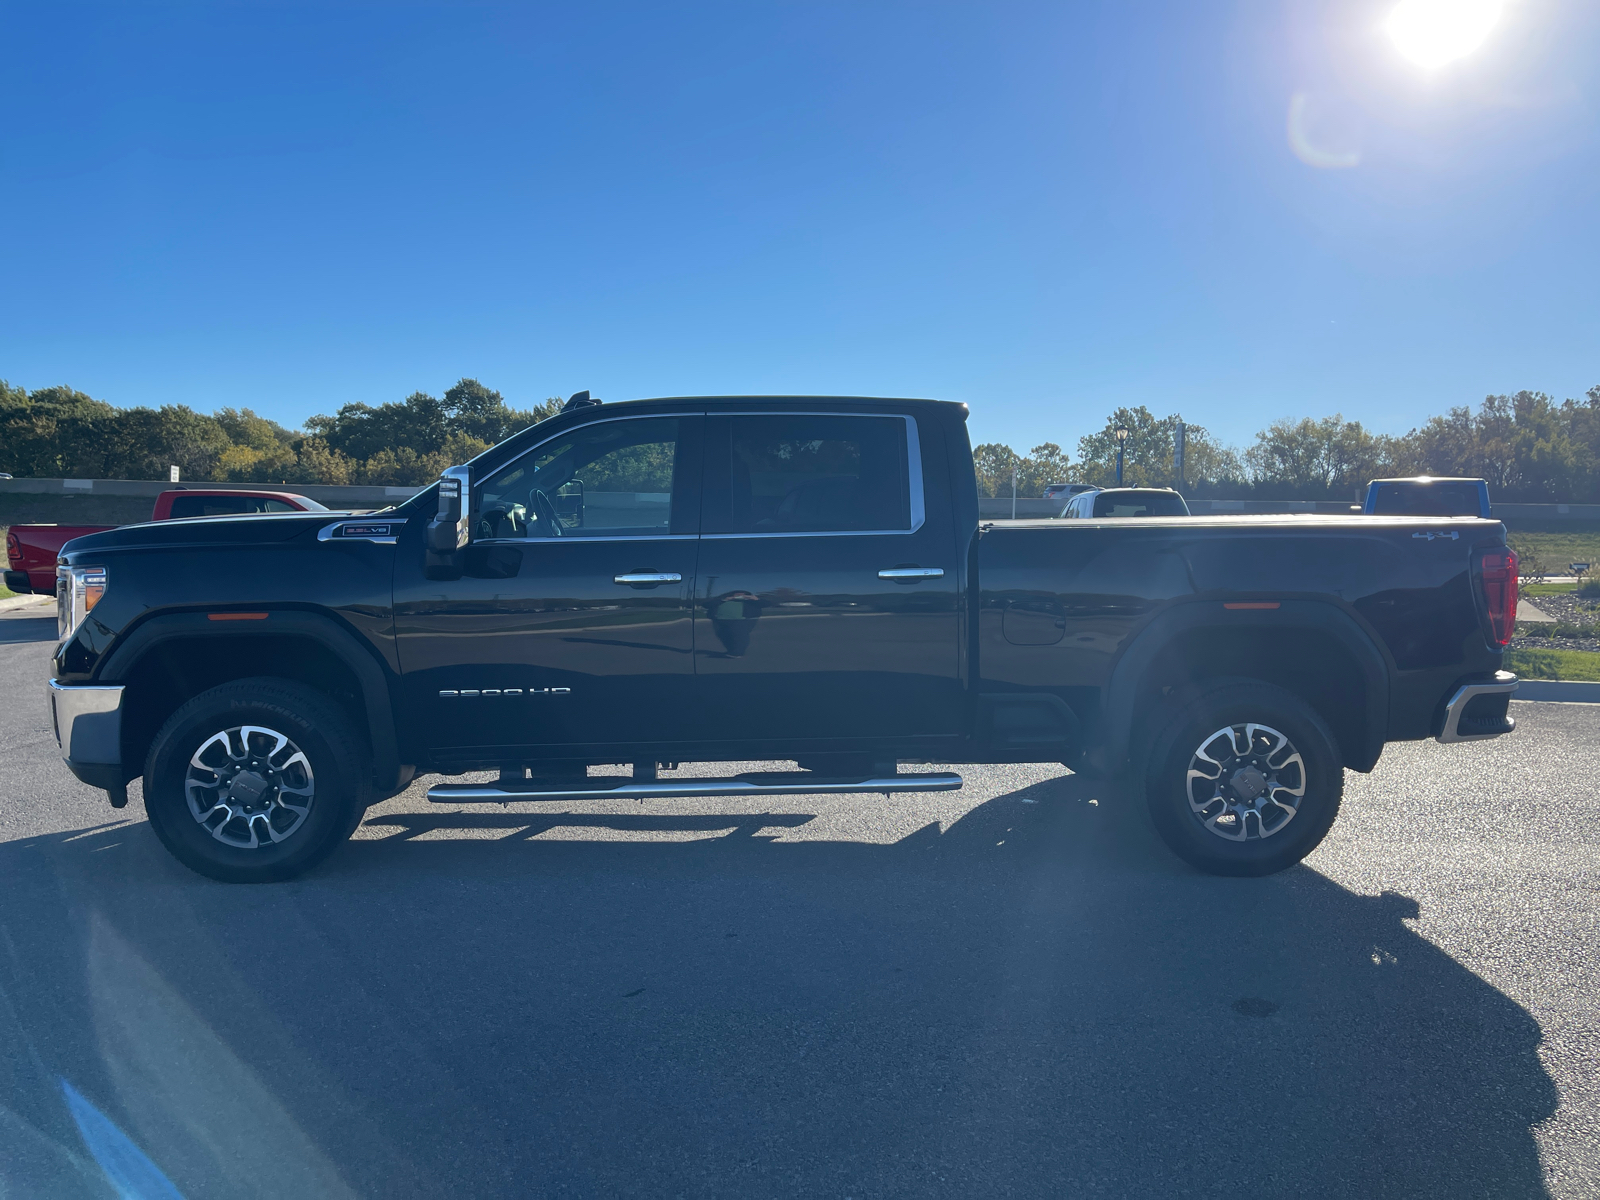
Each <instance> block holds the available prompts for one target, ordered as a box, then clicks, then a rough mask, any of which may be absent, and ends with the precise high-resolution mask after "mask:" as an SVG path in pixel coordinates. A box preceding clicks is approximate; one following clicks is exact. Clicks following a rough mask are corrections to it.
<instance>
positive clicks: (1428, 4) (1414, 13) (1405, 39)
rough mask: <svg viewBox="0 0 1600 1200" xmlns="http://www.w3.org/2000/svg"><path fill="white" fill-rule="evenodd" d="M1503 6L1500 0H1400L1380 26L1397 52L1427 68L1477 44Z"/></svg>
mask: <svg viewBox="0 0 1600 1200" xmlns="http://www.w3.org/2000/svg"><path fill="white" fill-rule="evenodd" d="M1504 7H1505V5H1504V3H1503V2H1502V0H1401V3H1400V4H1398V5H1396V6H1395V10H1394V11H1393V12H1392V13H1390V14H1389V20H1388V21H1387V22H1386V23H1385V25H1384V28H1385V29H1387V30H1388V31H1389V36H1390V37H1391V38H1393V39H1394V44H1395V46H1396V47H1398V48H1399V50H1400V53H1401V54H1404V55H1405V56H1406V57H1407V58H1409V59H1410V60H1411V61H1412V62H1414V63H1416V64H1417V65H1418V66H1420V67H1425V68H1427V69H1428V70H1430V71H1431V70H1433V69H1435V68H1437V67H1442V66H1444V64H1445V63H1448V62H1454V61H1455V60H1456V59H1458V58H1463V57H1465V56H1466V55H1468V54H1471V53H1472V52H1473V51H1474V50H1476V49H1477V48H1478V47H1479V46H1481V45H1482V44H1483V39H1484V38H1486V37H1488V36H1489V31H1490V30H1491V29H1493V28H1494V26H1495V23H1496V22H1497V21H1499V19H1500V12H1501V10H1502V9H1503V8H1504Z"/></svg>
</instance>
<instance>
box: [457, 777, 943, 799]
mask: <svg viewBox="0 0 1600 1200" xmlns="http://www.w3.org/2000/svg"><path fill="white" fill-rule="evenodd" d="M962 783H963V780H962V778H961V776H959V775H957V774H956V773H955V772H954V771H934V772H928V773H925V774H920V775H881V776H867V777H865V778H863V777H861V776H855V777H853V778H839V777H837V776H828V775H820V776H819V775H812V774H811V773H810V772H809V771H773V772H761V773H752V774H749V775H735V776H733V777H732V778H724V779H633V778H630V777H628V776H618V775H611V776H594V777H592V778H591V779H590V780H589V782H588V785H587V786H584V787H570V788H548V787H541V786H540V785H539V782H538V781H537V780H529V781H528V782H527V783H525V784H523V785H521V786H518V785H517V784H515V783H509V784H507V783H436V784H434V785H433V786H432V787H431V788H429V789H428V799H429V800H432V801H433V802H434V803H435V804H482V803H485V802H487V803H493V804H506V803H509V802H510V801H512V800H518V801H521V800H676V799H679V798H682V797H686V796H825V795H838V794H841V793H848V792H884V793H889V792H953V791H955V790H956V789H957V788H959V787H960V786H961V785H962Z"/></svg>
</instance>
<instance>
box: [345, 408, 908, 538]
mask: <svg viewBox="0 0 1600 1200" xmlns="http://www.w3.org/2000/svg"><path fill="white" fill-rule="evenodd" d="M680 417H867V418H872V417H879V418H884V417H887V418H890V419H892V420H897V421H904V422H905V423H906V485H907V491H908V492H909V493H910V495H909V499H910V502H911V528H909V529H807V530H799V531H797V532H794V533H665V534H649V533H646V534H628V535H624V536H621V537H582V536H580V535H568V536H571V537H575V538H576V540H578V541H581V542H636V541H644V540H647V539H648V540H649V541H653V542H659V541H666V540H669V539H670V540H674V541H693V540H695V539H697V538H785V537H890V536H900V537H905V536H907V535H909V534H913V533H916V532H917V531H918V530H919V529H921V528H922V527H923V525H924V524H926V523H927V519H928V516H927V513H928V509H927V492H926V489H925V488H924V486H923V482H922V441H921V439H920V438H919V437H918V435H917V419H916V418H915V417H913V416H911V415H910V414H909V413H894V412H887V413H879V412H862V411H860V410H857V411H855V412H835V411H827V412H820V411H817V410H815V409H804V410H802V409H776V410H775V409H764V410H758V411H752V412H722V411H716V412H713V411H709V410H707V411H702V412H692V411H690V412H673V413H629V414H627V415H625V416H620V417H602V418H600V419H599V420H598V421H585V422H584V423H583V424H582V425H573V426H571V427H569V428H567V429H564V430H562V431H561V432H560V433H553V434H551V435H550V436H549V437H547V438H545V439H544V440H543V441H542V442H535V443H534V444H533V445H531V446H529V447H528V448H527V449H526V450H524V451H523V452H522V453H521V454H519V455H517V457H516V458H513V459H512V460H511V461H510V462H508V463H505V464H504V465H503V466H501V467H500V468H499V470H498V471H496V474H500V473H501V472H504V471H509V470H510V469H511V468H512V466H514V465H515V464H516V463H519V462H521V461H522V460H523V459H524V458H526V457H527V456H528V455H530V454H532V453H534V451H536V450H538V449H539V448H540V447H541V446H548V445H549V444H550V443H551V442H553V441H555V440H556V439H557V438H561V437H566V436H567V434H569V433H577V432H578V431H579V430H580V429H588V428H589V427H590V426H592V425H607V424H611V423H613V422H616V421H670V420H675V419H677V418H680ZM480 487H481V485H479V487H474V488H473V489H472V490H473V491H478V490H480ZM700 496H701V500H702V502H703V501H704V499H705V492H704V489H703V488H702V489H701V493H700ZM318 536H319V537H320V535H318ZM351 540H352V541H354V540H356V539H354V538H352V539H351ZM563 541H566V538H565V537H536V538H481V539H480V538H474V539H473V540H472V544H473V545H474V546H526V545H529V544H530V543H533V542H563Z"/></svg>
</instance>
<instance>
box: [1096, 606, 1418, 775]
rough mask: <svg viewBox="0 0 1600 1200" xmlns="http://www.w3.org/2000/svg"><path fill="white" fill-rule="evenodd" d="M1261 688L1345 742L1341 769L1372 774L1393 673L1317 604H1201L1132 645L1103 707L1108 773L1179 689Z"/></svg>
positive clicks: (1357, 630) (1338, 615) (1365, 639)
mask: <svg viewBox="0 0 1600 1200" xmlns="http://www.w3.org/2000/svg"><path fill="white" fill-rule="evenodd" d="M1224 678H1249V679H1260V680H1262V681H1264V682H1267V683H1274V684H1277V685H1278V686H1280V687H1283V688H1285V689H1286V690H1288V691H1290V692H1292V693H1294V694H1295V695H1297V696H1299V697H1300V698H1301V699H1302V700H1304V701H1305V702H1306V703H1308V704H1309V705H1310V706H1311V707H1312V708H1313V709H1315V710H1316V712H1317V713H1318V715H1319V716H1321V717H1322V719H1323V720H1324V721H1325V722H1326V723H1327V724H1328V726H1329V728H1330V729H1332V730H1333V732H1334V734H1335V736H1336V737H1337V738H1338V741H1339V748H1340V754H1341V757H1342V758H1343V760H1344V765H1345V766H1347V767H1350V768H1351V769H1353V770H1357V771H1370V770H1371V769H1372V768H1373V766H1374V765H1376V763H1377V761H1378V757H1379V755H1380V754H1382V752H1383V743H1384V737H1385V733H1386V731H1387V729H1388V722H1389V664H1388V661H1387V659H1386V658H1385V657H1384V655H1383V652H1382V650H1380V649H1379V647H1378V645H1377V644H1376V642H1374V640H1373V639H1372V637H1371V636H1370V635H1369V634H1368V633H1367V632H1366V630H1364V629H1363V628H1362V627H1361V626H1360V625H1359V624H1358V623H1357V622H1356V621H1355V620H1354V619H1353V618H1352V617H1351V616H1350V615H1349V614H1347V613H1345V612H1343V611H1342V610H1340V609H1339V608H1337V607H1335V606H1334V605H1332V604H1327V603H1324V602H1321V601H1315V600H1284V601H1280V602H1278V607H1276V608H1250V609H1228V608H1225V607H1223V602H1221V601H1194V602H1191V603H1187V604H1182V605H1179V606H1177V607H1174V608H1171V609H1168V610H1167V611H1166V612H1164V613H1162V614H1160V615H1159V616H1157V617H1156V618H1155V619H1154V620H1153V621H1151V622H1150V624H1149V625H1147V626H1146V627H1145V628H1144V629H1143V630H1142V631H1141V632H1140V633H1139V634H1138V635H1137V636H1136V637H1135V638H1134V639H1133V640H1132V641H1131V642H1130V643H1129V645H1128V647H1127V648H1126V649H1125V650H1124V651H1123V653H1122V655H1121V657H1120V658H1119V659H1118V661H1117V663H1116V665H1115V667H1113V669H1112V673H1111V678H1110V681H1109V682H1108V684H1107V686H1106V689H1105V692H1104V693H1103V696H1102V701H1101V719H1102V722H1103V726H1102V727H1103V728H1104V729H1105V730H1106V736H1105V738H1104V742H1105V745H1106V752H1107V759H1108V765H1109V766H1111V767H1113V768H1115V767H1117V766H1120V764H1122V763H1123V762H1124V761H1125V760H1126V759H1127V757H1128V754H1129V752H1130V748H1131V747H1132V745H1133V744H1134V737H1135V732H1136V729H1137V727H1138V725H1139V722H1140V717H1141V715H1142V714H1144V713H1147V712H1150V711H1152V710H1154V709H1155V708H1157V707H1158V706H1159V704H1160V701H1161V699H1162V697H1163V696H1164V695H1166V694H1167V693H1168V692H1170V691H1171V690H1172V689H1173V688H1174V687H1180V686H1193V685H1196V684H1203V683H1206V682H1209V681H1210V680H1213V679H1216V680H1221V679H1224Z"/></svg>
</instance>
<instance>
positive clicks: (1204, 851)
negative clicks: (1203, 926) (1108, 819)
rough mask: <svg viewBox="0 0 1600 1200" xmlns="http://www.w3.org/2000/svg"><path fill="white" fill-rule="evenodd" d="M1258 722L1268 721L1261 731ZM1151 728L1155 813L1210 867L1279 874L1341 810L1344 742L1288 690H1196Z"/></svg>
mask: <svg viewBox="0 0 1600 1200" xmlns="http://www.w3.org/2000/svg"><path fill="white" fill-rule="evenodd" d="M1251 725H1255V726H1258V727H1261V728H1258V729H1256V730H1255V731H1254V736H1251V733H1252V731H1251V730H1250V729H1249V728H1248V726H1251ZM1151 733H1152V734H1153V737H1152V738H1151V739H1150V740H1149V741H1148V742H1146V745H1148V746H1149V756H1148V758H1147V759H1146V760H1145V761H1146V762H1147V763H1148V764H1149V766H1148V769H1147V772H1146V775H1145V798H1146V800H1147V801H1148V803H1149V806H1150V817H1151V819H1152V820H1153V821H1154V822H1155V827H1156V831H1157V832H1158V833H1159V834H1160V835H1161V839H1162V841H1164V842H1166V844H1167V845H1168V847H1170V848H1171V850H1172V852H1173V853H1174V854H1176V855H1177V856H1178V857H1179V858H1181V859H1183V860H1184V861H1185V862H1187V863H1189V864H1191V865H1192V866H1195V867H1198V868H1199V869H1200V870H1202V871H1205V872H1208V873H1210V874H1213V875H1270V874H1272V873H1273V872H1275V871H1282V870H1283V869H1285V868H1286V867H1292V866H1293V865H1294V864H1295V863H1297V862H1299V861H1300V860H1301V859H1303V858H1304V857H1305V856H1306V855H1308V854H1310V853H1311V852H1312V851H1313V850H1315V849H1316V848H1317V844H1318V843H1319V842H1321V841H1322V839H1323V838H1324V837H1325V836H1327V833H1328V830H1329V828H1331V827H1332V825H1333V821H1334V818H1335V817H1337V816H1338V815H1339V802H1340V800H1341V799H1342V798H1343V795H1344V767H1343V765H1342V763H1341V759H1340V755H1339V747H1338V743H1337V742H1336V741H1335V739H1334V736H1333V734H1332V732H1331V731H1330V730H1329V729H1328V726H1327V724H1326V723H1325V722H1324V721H1323V720H1322V718H1321V717H1320V716H1318V715H1317V713H1316V712H1315V711H1314V710H1313V709H1312V708H1311V707H1310V706H1309V705H1307V704H1306V703H1305V702H1304V701H1302V700H1301V699H1300V698H1299V697H1298V696H1295V695H1294V694H1293V693H1291V692H1287V691H1285V690H1284V689H1283V688H1280V687H1275V686H1273V685H1272V684H1268V683H1258V682H1254V681H1248V682H1226V683H1221V684H1218V685H1216V686H1213V687H1210V688H1206V689H1204V690H1199V691H1196V692H1191V693H1189V694H1187V695H1185V696H1181V697H1178V698H1176V699H1175V700H1174V701H1173V702H1172V703H1171V704H1170V705H1169V707H1168V708H1167V709H1166V710H1165V711H1164V712H1163V713H1162V714H1161V716H1160V717H1159V718H1158V720H1157V722H1156V726H1155V728H1154V729H1153V730H1152V731H1151ZM1224 735H1225V736H1224ZM1280 737H1281V738H1283V739H1286V741H1284V742H1282V743H1280V742H1279V741H1278V738H1280ZM1211 763H1215V764H1216V766H1215V768H1213V766H1211V765H1209V764H1211ZM1297 764H1298V766H1297ZM1191 767H1193V768H1194V769H1195V770H1196V775H1195V776H1194V777H1193V778H1191V776H1190V770H1191ZM1213 769H1215V777H1214V778H1213V776H1212V775H1211V772H1212V771H1213ZM1296 788H1299V789H1300V790H1301V791H1302V792H1303V794H1302V795H1299V796H1296V795H1295V789H1296ZM1213 793H1214V795H1213Z"/></svg>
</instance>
